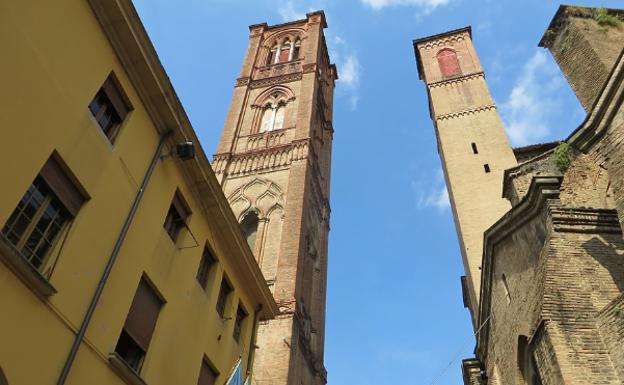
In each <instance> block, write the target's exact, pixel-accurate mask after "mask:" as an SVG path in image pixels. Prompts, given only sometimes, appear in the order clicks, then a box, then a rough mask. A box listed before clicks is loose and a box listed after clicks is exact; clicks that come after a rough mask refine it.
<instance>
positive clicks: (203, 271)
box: [196, 246, 217, 289]
mask: <svg viewBox="0 0 624 385" xmlns="http://www.w3.org/2000/svg"><path fill="white" fill-rule="evenodd" d="M216 263H217V259H216V258H215V257H214V256H213V254H212V252H211V251H210V249H209V248H208V246H205V247H204V252H203V254H202V257H201V260H200V261H199V269H197V276H196V278H197V282H199V284H200V285H201V286H202V287H203V288H204V289H205V288H206V286H207V285H208V276H209V275H210V270H212V267H213V266H214V265H215V264H216Z"/></svg>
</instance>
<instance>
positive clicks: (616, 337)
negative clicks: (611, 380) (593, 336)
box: [598, 295, 624, 379]
mask: <svg viewBox="0 0 624 385" xmlns="http://www.w3.org/2000/svg"><path fill="white" fill-rule="evenodd" d="M598 326H599V329H600V333H601V334H602V338H603V340H604V341H605V344H606V345H607V349H608V350H609V354H610V355H611V361H612V362H613V364H614V365H615V368H616V370H617V372H618V374H619V376H620V379H624V295H620V296H619V297H618V298H616V299H615V300H613V301H612V302H611V303H610V304H609V305H608V306H606V307H605V308H604V309H602V311H601V312H600V313H599V314H598Z"/></svg>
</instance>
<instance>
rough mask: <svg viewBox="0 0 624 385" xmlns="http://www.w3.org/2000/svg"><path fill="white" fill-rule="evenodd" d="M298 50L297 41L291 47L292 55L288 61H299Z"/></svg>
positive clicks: (299, 45) (298, 41)
mask: <svg viewBox="0 0 624 385" xmlns="http://www.w3.org/2000/svg"><path fill="white" fill-rule="evenodd" d="M300 49H301V40H299V39H297V40H296V41H295V44H293V45H292V49H291V52H292V54H291V55H290V60H297V59H299V51H300Z"/></svg>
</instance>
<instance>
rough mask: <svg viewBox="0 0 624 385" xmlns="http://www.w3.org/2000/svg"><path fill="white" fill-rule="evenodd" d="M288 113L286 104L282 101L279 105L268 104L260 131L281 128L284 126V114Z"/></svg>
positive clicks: (263, 114) (261, 121) (263, 112)
mask: <svg viewBox="0 0 624 385" xmlns="http://www.w3.org/2000/svg"><path fill="white" fill-rule="evenodd" d="M285 114H286V104H284V103H283V102H281V103H280V104H278V105H277V106H272V105H271V104H267V106H266V107H265V108H264V110H263V111H262V118H261V120H260V129H259V130H258V131H259V132H267V131H273V130H280V129H282V128H284V116H285Z"/></svg>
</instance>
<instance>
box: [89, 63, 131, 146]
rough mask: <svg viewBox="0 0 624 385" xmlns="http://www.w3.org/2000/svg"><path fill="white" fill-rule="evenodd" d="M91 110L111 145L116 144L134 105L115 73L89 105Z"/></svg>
mask: <svg viewBox="0 0 624 385" xmlns="http://www.w3.org/2000/svg"><path fill="white" fill-rule="evenodd" d="M89 110H90V111H91V114H93V117H94V118H95V120H96V121H97V122H98V124H99V126H100V128H101V129H102V131H103V132H104V134H105V135H106V137H107V138H108V140H110V142H111V143H112V142H114V140H115V138H116V137H117V134H118V132H119V127H120V126H121V123H122V122H123V120H124V119H125V118H126V116H127V115H128V113H129V112H130V111H132V105H131V104H130V101H129V99H128V97H127V96H126V95H125V94H124V93H123V91H122V89H121V86H120V85H119V81H118V80H117V78H116V77H115V74H114V73H112V72H111V74H110V75H108V77H107V78H106V80H105V81H104V84H102V87H100V89H99V90H98V92H97V93H96V94H95V97H94V98H93V100H91V103H89Z"/></svg>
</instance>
